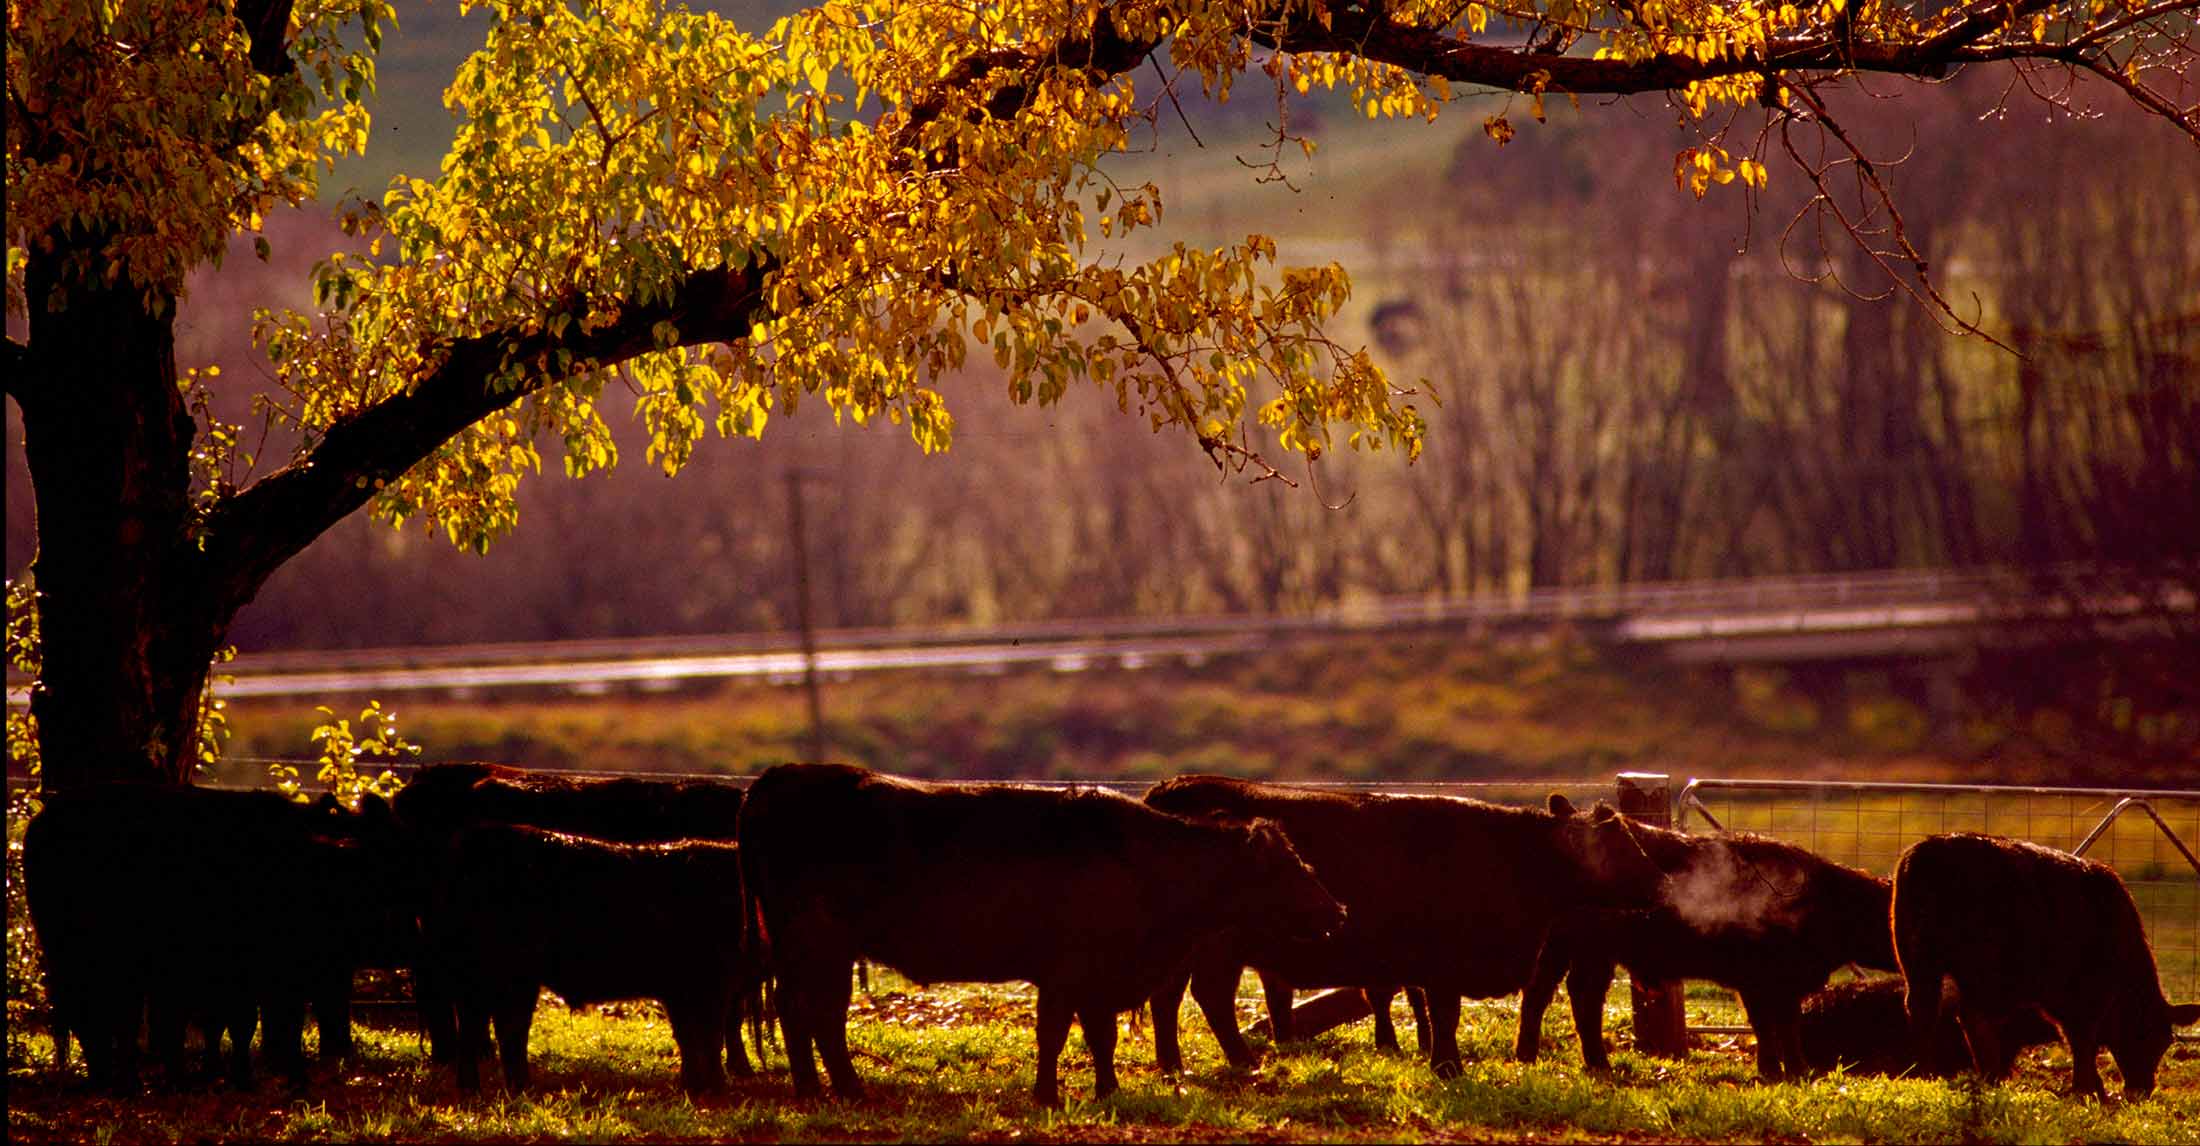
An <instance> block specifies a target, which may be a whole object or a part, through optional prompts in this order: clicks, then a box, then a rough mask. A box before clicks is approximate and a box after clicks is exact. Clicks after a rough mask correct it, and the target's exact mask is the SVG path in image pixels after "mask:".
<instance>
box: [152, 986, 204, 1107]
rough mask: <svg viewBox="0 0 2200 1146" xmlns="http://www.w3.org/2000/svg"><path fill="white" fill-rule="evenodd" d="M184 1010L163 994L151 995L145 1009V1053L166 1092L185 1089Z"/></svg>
mask: <svg viewBox="0 0 2200 1146" xmlns="http://www.w3.org/2000/svg"><path fill="white" fill-rule="evenodd" d="M184 1010H185V1007H184V1004H183V1002H182V1001H181V1000H179V999H177V998H176V997H175V996H173V995H171V994H169V993H167V992H165V991H164V992H161V993H159V994H156V995H154V996H153V1000H152V1002H151V1003H150V1004H149V1005H148V1006H147V1007H146V1008H145V1041H146V1044H147V1046H146V1049H147V1051H148V1052H150V1053H151V1054H152V1056H153V1057H154V1058H157V1059H159V1060H160V1069H161V1074H162V1076H163V1078H162V1085H164V1086H166V1087H167V1088H168V1089H170V1090H182V1089H184V1088H185V1087H186V1086H187V1085H188V1078H187V1074H188V1071H189V1067H188V1066H187V1065H186V1063H185V1061H184V1053H183V1027H184ZM216 1037H219V1036H216Z"/></svg>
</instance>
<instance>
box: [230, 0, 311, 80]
mask: <svg viewBox="0 0 2200 1146" xmlns="http://www.w3.org/2000/svg"><path fill="white" fill-rule="evenodd" d="M294 2H295V0H238V3H237V7H236V12H237V22H238V23H240V24H243V25H244V34H245V38H246V39H247V40H248V41H249V42H250V43H251V45H252V48H251V59H252V70H253V71H255V72H258V73H260V74H261V75H263V76H267V77H269V78H270V79H276V78H280V77H283V76H287V75H290V74H291V73H293V72H295V71H297V70H298V65H297V63H296V62H295V61H293V60H292V59H291V58H290V44H289V42H288V39H287V37H288V36H289V34H290V9H291V6H292V4H293V3H294Z"/></svg>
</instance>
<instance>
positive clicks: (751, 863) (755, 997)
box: [741, 847, 779, 1060]
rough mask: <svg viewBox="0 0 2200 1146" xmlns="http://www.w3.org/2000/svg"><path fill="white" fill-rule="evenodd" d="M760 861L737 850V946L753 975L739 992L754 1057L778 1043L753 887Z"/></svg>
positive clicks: (773, 992)
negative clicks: (744, 949)
mask: <svg viewBox="0 0 2200 1146" xmlns="http://www.w3.org/2000/svg"><path fill="white" fill-rule="evenodd" d="M763 867H764V864H763V861H762V860H761V859H760V858H759V857H758V856H757V854H756V850H755V849H754V848H746V847H745V848H742V849H741V942H742V946H743V947H745V948H746V949H747V950H746V952H745V957H746V958H747V959H748V963H749V968H750V970H751V971H753V972H754V974H753V976H752V978H751V980H750V983H749V986H748V987H746V988H744V989H743V990H742V992H741V1009H742V1011H744V1012H745V1013H746V1015H747V1018H748V1025H749V1041H750V1042H751V1043H752V1044H754V1045H755V1047H756V1057H757V1058H758V1059H759V1060H761V1059H762V1058H763V1057H764V1043H765V1040H766V1039H770V1040H771V1041H773V1042H775V1043H776V1042H778V1041H779V1040H778V1039H777V1038H776V1037H775V1036H774V1035H773V1034H772V1028H773V1027H774V1025H775V1024H773V1023H772V1022H771V1021H770V1020H771V1019H772V1018H773V1017H776V1016H777V1014H778V1010H779V999H778V980H777V979H776V978H775V977H774V976H773V975H772V970H771V967H772V960H771V929H770V928H768V927H766V926H765V925H764V898H763V896H761V895H759V894H757V892H756V887H757V885H758V884H759V883H760V882H761V877H762V875H763Z"/></svg>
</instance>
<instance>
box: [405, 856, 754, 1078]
mask: <svg viewBox="0 0 2200 1146" xmlns="http://www.w3.org/2000/svg"><path fill="white" fill-rule="evenodd" d="M742 908H743V900H742V896H741V853H740V849H739V848H738V846H737V845H734V844H730V843H724V842H720V841H714V840H685V841H681V842H677V843H659V844H619V843H608V842H605V841H603V840H595V839H590V838H588V837H585V836H576V835H568V834H566V833H563V832H551V831H544V830H542V829H540V828H531V827H524V826H520V825H514V824H489V825H484V826H482V827H478V828H473V829H469V830H467V831H465V832H462V833H460V834H459V836H458V837H457V839H456V840H454V841H453V843H452V845H451V848H450V851H449V853H448V854H447V856H446V859H445V862H444V864H443V865H442V874H441V876H440V877H439V878H438V879H437V881H436V883H435V886H434V887H433V888H432V890H431V891H430V893H429V897H428V910H427V912H426V914H425V915H423V917H422V937H423V940H424V941H425V944H426V946H427V949H428V959H429V961H430V962H431V964H432V965H434V966H435V967H436V968H437V969H438V970H439V972H440V973H441V975H442V978H443V980H444V981H445V982H447V983H449V984H450V985H451V990H452V993H453V994H454V996H455V997H456V1002H457V1005H458V1015H459V1022H458V1030H459V1039H458V1044H459V1045H458V1056H457V1062H456V1067H457V1076H458V1085H459V1088H460V1089H462V1090H469V1091H470V1090H478V1089H480V1086H481V1074H480V1067H479V1057H480V1055H481V1054H482V1053H483V1052H484V1051H486V1049H487V1042H488V1033H489V1025H490V1023H491V1021H492V1020H493V1021H494V1023H495V1025H496V1037H497V1050H498V1052H499V1057H500V1058H501V1059H502V1060H503V1064H504V1081H505V1085H506V1086H508V1087H511V1088H512V1089H515V1090H518V1089H524V1088H525V1087H526V1086H527V1083H528V1074H527V1035H528V1030H529V1028H530V1027H531V1026H532V1025H533V1023H534V1016H535V999H536V996H537V995H538V994H539V993H540V991H541V989H542V988H544V987H548V988H550V989H551V990H553V991H555V992H557V993H558V994H559V995H561V996H563V997H564V998H565V1000H566V1001H567V1002H569V1003H573V1004H576V1005H586V1004H589V1003H600V1002H609V1001H612V1000H615V999H655V1000H657V1001H659V1002H661V1003H663V1004H664V1007H665V1014H666V1016H667V1017H668V1018H669V1019H670V1020H671V1023H672V1038H673V1041H674V1042H676V1043H678V1044H679V1047H680V1081H681V1083H682V1085H684V1086H685V1087H686V1088H687V1090H688V1091H689V1092H690V1093H706V1092H710V1091H716V1090H722V1089H724V1087H725V1084H726V1074H725V1068H724V1065H723V1059H722V1057H721V1056H722V1054H723V1048H724V1040H725V1038H726V1035H727V1026H728V1022H727V1016H728V1014H729V1012H730V1010H731V1004H732V1002H733V1000H734V998H735V997H736V996H737V995H738V994H739V992H740V990H741V988H742V987H744V986H746V985H747V984H746V983H745V982H744V980H745V979H746V978H748V977H749V976H748V972H747V961H746V960H745V958H744V956H743V947H742V936H741V929H742V919H743V915H742Z"/></svg>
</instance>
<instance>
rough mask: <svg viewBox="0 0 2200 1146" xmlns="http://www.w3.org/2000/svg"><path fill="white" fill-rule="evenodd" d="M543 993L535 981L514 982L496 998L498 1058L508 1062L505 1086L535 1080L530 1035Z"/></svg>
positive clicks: (509, 1087)
mask: <svg viewBox="0 0 2200 1146" xmlns="http://www.w3.org/2000/svg"><path fill="white" fill-rule="evenodd" d="M540 993H541V991H540V989H539V988H537V987H536V986H535V984H533V983H528V984H526V985H525V986H524V987H522V986H517V985H515V986H513V987H511V988H510V989H509V990H507V991H505V992H504V993H503V994H502V995H501V997H499V998H498V999H497V1001H496V1005H495V1007H494V1009H493V1011H492V1013H491V1018H492V1020H493V1021H494V1022H495V1023H496V1028H497V1058H498V1060H499V1061H501V1062H502V1063H503V1065H504V1088H505V1089H506V1090H512V1091H520V1090H525V1089H527V1087H528V1086H529V1085H530V1084H531V1082H532V1081H533V1080H532V1079H531V1078H529V1076H528V1072H527V1036H528V1034H529V1033H530V1032H532V1031H533V1030H534V1027H535V998H536V996H538V995H539V994H540Z"/></svg>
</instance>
